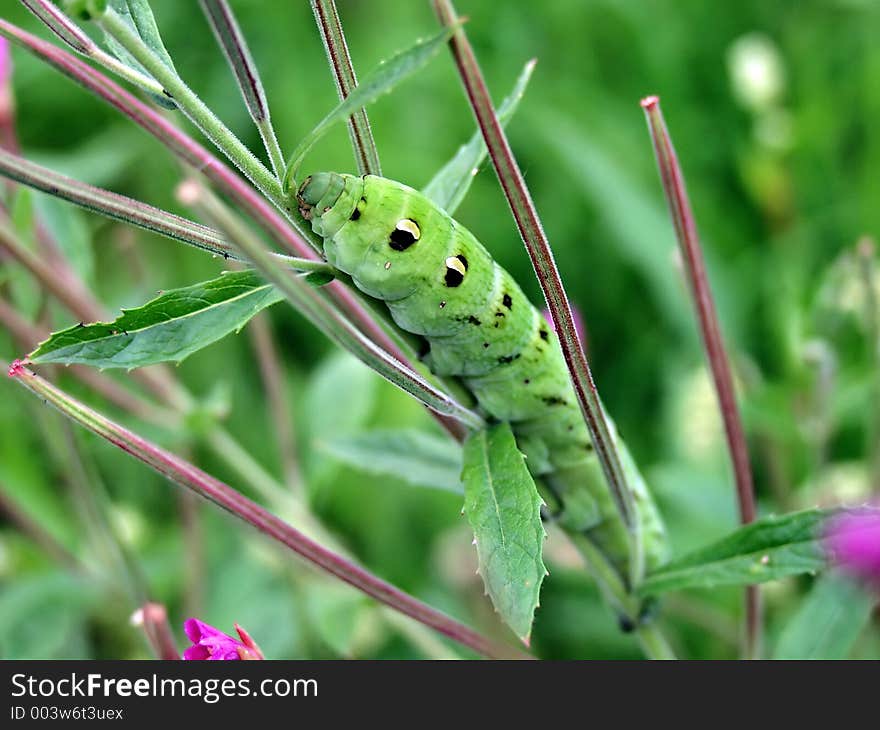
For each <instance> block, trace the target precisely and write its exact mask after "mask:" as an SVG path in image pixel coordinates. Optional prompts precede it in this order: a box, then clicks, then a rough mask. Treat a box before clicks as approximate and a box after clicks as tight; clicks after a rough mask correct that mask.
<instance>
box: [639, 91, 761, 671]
mask: <svg viewBox="0 0 880 730" xmlns="http://www.w3.org/2000/svg"><path fill="white" fill-rule="evenodd" d="M642 108H643V109H644V110H645V115H646V116H647V120H648V127H649V129H650V131H651V139H652V141H653V144H654V152H655V154H656V156H657V165H658V167H659V169H660V179H661V181H662V183H663V191H664V193H665V194H666V202H667V203H668V204H669V212H670V215H671V216H672V222H673V224H674V226H675V233H676V236H677V238H678V243H679V246H680V248H681V254H682V258H683V260H684V262H685V270H686V272H687V279H688V285H689V288H690V292H691V297H692V298H693V304H694V308H695V310H696V314H697V319H698V321H699V327H700V334H701V336H702V339H703V346H704V348H705V350H706V357H707V359H708V361H709V368H710V370H711V372H712V380H713V381H714V383H715V391H716V393H717V394H718V402H719V404H720V407H721V417H722V420H723V422H724V432H725V435H726V437H727V447H728V450H729V452H730V458H731V461H732V463H733V473H734V479H735V481H736V496H737V503H738V505H739V514H740V520H741V522H742V523H743V524H748V523H749V522H753V521H754V520H755V517H756V516H757V515H756V512H757V510H756V507H755V490H754V484H753V481H752V469H751V465H750V462H749V450H748V445H747V443H746V436H745V431H744V430H743V426H742V421H741V420H740V415H739V409H738V408H737V404H736V392H735V389H734V384H733V375H732V373H731V368H730V361H729V359H728V356H727V352H726V350H725V347H724V339H723V338H722V336H721V327H720V325H719V323H718V313H717V311H716V309H715V302H714V300H713V298H712V291H711V287H710V285H709V278H708V276H707V274H706V265H705V262H704V261H703V252H702V249H701V247H700V239H699V235H698V234H697V225H696V221H695V219H694V215H693V210H692V209H691V204H690V200H689V199H688V194H687V189H686V187H685V183H684V176H683V175H682V171H681V167H680V165H679V162H678V157H677V155H676V154H675V148H674V147H673V145H672V140H671V138H670V136H669V130H668V129H667V127H666V122H665V120H664V119H663V113H662V112H661V110H660V100H659V99H658V98H657V97H656V96H649V97H647V98H645V99H643V100H642ZM760 637H761V600H760V594H759V593H758V587H757V586H748V587H747V588H746V646H745V655H746V656H747V657H749V658H756V657H757V655H758V653H759V644H760V640H761V638H760Z"/></svg>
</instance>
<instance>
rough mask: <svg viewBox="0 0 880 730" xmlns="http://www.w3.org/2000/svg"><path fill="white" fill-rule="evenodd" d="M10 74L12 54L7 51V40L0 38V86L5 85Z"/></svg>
mask: <svg viewBox="0 0 880 730" xmlns="http://www.w3.org/2000/svg"><path fill="white" fill-rule="evenodd" d="M11 76H12V54H11V53H10V51H9V41H8V40H6V38H0V86H5V85H6V84H7V83H8V81H9V79H10V77H11Z"/></svg>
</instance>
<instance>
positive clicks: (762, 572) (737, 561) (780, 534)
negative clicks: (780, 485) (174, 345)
mask: <svg viewBox="0 0 880 730" xmlns="http://www.w3.org/2000/svg"><path fill="white" fill-rule="evenodd" d="M830 514H832V513H831V512H830V511H828V510H818V509H814V510H805V511H803V512H792V513H791V514H787V515H783V516H781V517H765V518H763V519H760V520H757V521H755V522H752V523H751V524H749V525H746V526H745V527H741V528H739V529H738V530H735V531H734V532H732V533H730V534H729V535H727V537H724V538H722V539H721V540H719V541H718V542H715V543H713V544H712V545H709V546H707V547H705V548H702V549H700V550H696V551H694V552H692V553H690V554H688V555H685V556H683V557H681V558H678V559H677V560H673V561H672V562H670V563H667V564H666V565H664V566H662V567H661V568H659V569H658V570H656V571H655V572H653V573H652V574H651V575H649V576H648V577H647V578H646V579H645V581H644V583H642V585H641V586H640V587H639V593H641V594H642V595H653V594H655V593H663V592H665V591H672V590H681V589H684V588H714V587H716V586H724V585H749V584H756V583H765V582H767V581H770V580H776V579H777V578H783V577H785V576H787V575H797V574H799V573H811V572H815V571H818V570H821V569H822V568H824V567H825V566H826V564H827V561H826V557H825V553H824V551H823V549H822V545H821V528H822V525H823V523H824V522H825V520H826V519H827V518H828V516H829V515H830Z"/></svg>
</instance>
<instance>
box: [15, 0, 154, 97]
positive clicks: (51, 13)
mask: <svg viewBox="0 0 880 730" xmlns="http://www.w3.org/2000/svg"><path fill="white" fill-rule="evenodd" d="M21 2H22V4H23V5H24V6H25V7H27V9H28V10H30V11H31V12H32V13H33V14H34V15H36V16H37V17H38V18H39V19H40V20H42V21H43V22H44V23H45V24H46V26H47V27H48V28H49V30H51V31H52V32H53V33H55V35H57V36H58V37H59V38H60V39H61V40H62V41H64V42H65V43H66V44H67V45H69V46H70V47H71V48H73V49H74V50H75V51H77V52H78V53H81V54H82V55H84V56H86V57H87V58H89V59H91V60H92V61H94V62H95V63H98V64H100V65H101V66H103V67H104V68H106V69H107V70H108V71H111V72H113V73H115V74H116V75H117V76H119V77H120V78H122V79H125V80H126V81H130V82H131V83H133V84H135V85H136V86H139V87H141V88H142V89H143V90H144V91H146V92H148V93H150V94H154V95H155V96H158V97H164V96H165V94H164V89H163V88H162V86H161V85H160V84H157V83H156V80H155V79H152V78H150V77H149V76H146V75H145V74H142V73H141V72H140V71H138V70H136V69H134V68H132V67H131V66H128V65H127V64H124V63H122V61H120V60H119V59H118V58H116V57H115V56H112V55H110V54H109V53H107V52H106V51H104V50H102V49H101V47H100V46H98V45H97V44H96V43H95V42H94V41H93V40H92V39H91V38H89V37H88V36H87V35H86V34H85V33H84V32H83V31H82V30H81V29H80V28H79V26H77V25H76V23H74V22H73V21H72V20H70V18H68V17H67V16H66V15H65V14H64V13H63V12H61V10H59V9H58V8H57V7H55V6H54V5H53V4H52V3H51V2H50V1H49V0H21Z"/></svg>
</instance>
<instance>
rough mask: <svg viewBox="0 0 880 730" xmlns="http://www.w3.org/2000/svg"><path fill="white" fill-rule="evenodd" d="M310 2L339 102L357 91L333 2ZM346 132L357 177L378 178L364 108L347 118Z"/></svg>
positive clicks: (379, 166) (380, 170) (374, 150)
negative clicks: (372, 176)
mask: <svg viewBox="0 0 880 730" xmlns="http://www.w3.org/2000/svg"><path fill="white" fill-rule="evenodd" d="M311 3H312V12H313V13H314V14H315V22H316V23H317V24H318V30H319V31H320V33H321V40H322V41H324V50H326V51H327V60H328V61H329V63H330V70H331V71H332V72H333V80H334V81H335V82H336V90H337V92H339V99H340V100H344V99H345V98H346V97H347V96H348V95H349V94H350V93H351V92H352V91H353V90H354V89H355V88H357V76H356V75H355V72H354V66H353V65H352V63H351V56H350V54H349V52H348V44H347V43H346V42H345V34H344V33H343V31H342V23H341V21H340V20H339V13H338V12H337V11H336V3H335V2H334V0H311ZM348 132H349V136H350V137H351V146H352V148H353V149H354V156H355V159H356V160H357V166H358V172H359V173H360V174H361V175H381V174H382V166H381V165H380V163H379V152H378V150H377V149H376V143H375V141H374V140H373V131H372V129H371V128H370V119H369V117H368V116H367V110H366V109H365V108H361V109H358V110H357V111H356V112H355V113H354V114H352V115H351V117H349V120H348Z"/></svg>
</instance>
